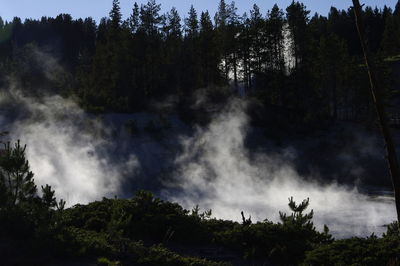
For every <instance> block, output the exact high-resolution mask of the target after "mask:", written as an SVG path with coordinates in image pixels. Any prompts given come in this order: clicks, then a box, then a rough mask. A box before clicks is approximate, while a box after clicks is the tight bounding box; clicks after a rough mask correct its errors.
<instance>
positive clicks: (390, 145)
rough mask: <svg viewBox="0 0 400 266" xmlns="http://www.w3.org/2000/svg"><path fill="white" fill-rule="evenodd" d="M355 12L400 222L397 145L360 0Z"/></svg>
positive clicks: (355, 6) (399, 168)
mask: <svg viewBox="0 0 400 266" xmlns="http://www.w3.org/2000/svg"><path fill="white" fill-rule="evenodd" d="M353 5H354V13H355V16H356V22H357V29H358V34H359V37H360V40H361V45H362V48H363V52H364V57H365V63H366V64H367V68H368V75H369V80H370V83H371V92H372V96H373V99H374V103H375V108H376V112H377V114H378V118H379V124H380V127H381V130H382V134H383V138H384V140H385V147H386V151H387V160H388V163H389V169H390V174H391V176H392V182H393V188H394V196H395V201H396V210H397V221H398V222H400V167H399V162H398V160H397V153H396V147H395V145H394V142H393V137H392V134H391V132H390V128H389V123H388V118H387V115H386V113H385V106H384V104H383V100H382V93H383V91H382V88H381V87H379V83H378V80H377V76H376V69H375V66H374V63H373V62H372V60H371V58H370V54H369V49H368V46H367V41H366V38H365V34H364V32H365V30H364V24H363V21H362V14H361V5H360V2H359V0H353Z"/></svg>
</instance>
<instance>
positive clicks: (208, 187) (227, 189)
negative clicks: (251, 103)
mask: <svg viewBox="0 0 400 266" xmlns="http://www.w3.org/2000/svg"><path fill="white" fill-rule="evenodd" d="M243 105H244V103H243V102H238V101H234V102H233V103H232V104H230V105H229V106H228V107H227V108H226V110H225V111H224V112H222V114H219V115H218V116H217V117H216V118H215V119H214V120H213V122H212V123H211V124H210V125H209V126H208V127H207V128H205V129H201V128H198V129H197V133H196V134H195V135H194V136H192V137H186V138H184V139H182V144H183V148H184V151H183V153H182V154H181V156H179V157H178V158H177V160H176V167H177V170H176V174H175V180H174V181H173V182H171V183H169V184H168V186H169V187H170V188H169V189H166V190H164V191H163V195H164V196H165V197H167V198H169V199H172V200H175V201H177V202H179V203H181V204H182V205H183V206H184V207H186V208H192V207H194V206H195V205H197V204H198V205H200V207H202V208H204V209H212V211H213V215H214V216H215V217H218V218H225V219H234V220H237V221H239V220H241V216H240V212H241V211H244V212H245V213H246V214H247V215H251V217H252V220H253V221H262V220H264V219H268V220H272V221H279V211H284V212H289V209H288V206H287V203H288V198H289V197H291V196H293V197H294V199H295V200H296V201H298V202H301V201H302V200H303V199H306V198H310V209H309V210H311V209H313V210H314V213H315V215H314V222H315V224H316V226H317V228H318V229H322V227H323V225H324V224H326V225H328V227H330V229H331V232H332V233H333V234H334V235H335V236H336V237H344V236H351V235H362V236H365V235H369V234H371V233H373V232H375V233H377V234H381V233H382V232H384V231H385V227H384V225H385V224H388V223H390V222H392V221H393V220H395V213H396V210H395V207H394V202H393V199H391V198H390V197H387V198H385V197H377V198H372V197H369V196H366V195H362V194H360V193H359V192H358V191H357V189H355V188H354V189H349V188H346V187H343V186H340V185H337V184H335V183H333V184H330V185H321V184H318V183H316V182H313V181H306V180H307V179H306V178H304V177H301V176H299V175H298V174H297V173H296V171H295V170H294V168H293V167H292V166H291V165H290V159H291V158H293V156H296V155H295V154H294V153H293V152H292V151H291V150H290V149H286V150H282V151H281V152H280V153H276V152H275V153H272V152H271V154H268V155H266V154H255V155H254V154H250V152H249V151H248V150H247V149H246V147H245V145H244V140H245V137H246V133H247V129H248V128H249V125H248V118H247V116H246V114H245V113H244V111H243V110H244V106H243ZM171 188H173V190H172V191H176V190H178V191H181V193H179V194H176V192H174V194H173V193H171V190H170V189H171Z"/></svg>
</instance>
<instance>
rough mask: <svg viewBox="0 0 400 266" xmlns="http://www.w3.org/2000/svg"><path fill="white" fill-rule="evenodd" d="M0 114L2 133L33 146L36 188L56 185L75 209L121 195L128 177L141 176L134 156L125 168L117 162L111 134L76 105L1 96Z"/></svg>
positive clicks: (8, 94) (59, 100) (58, 99)
mask: <svg viewBox="0 0 400 266" xmlns="http://www.w3.org/2000/svg"><path fill="white" fill-rule="evenodd" d="M0 108H1V109H2V111H3V112H2V115H0V124H1V125H2V129H7V130H8V131H10V136H11V137H12V139H13V140H15V139H21V141H22V142H23V143H26V144H27V147H28V148H27V150H26V153H27V157H28V160H29V162H30V165H31V170H32V171H33V172H34V173H35V181H36V183H37V184H38V185H44V184H49V185H51V186H52V187H53V189H55V191H56V195H57V197H59V198H63V199H64V200H66V202H67V205H69V206H71V205H74V204H77V203H88V202H90V201H94V200H98V199H101V198H102V197H114V196H116V195H118V194H119V193H120V190H121V184H122V182H123V179H124V176H126V175H129V174H130V175H131V174H132V173H134V172H135V171H136V170H138V167H139V165H138V163H137V160H136V157H135V156H133V155H131V156H130V157H129V158H128V160H126V161H125V162H120V163H118V162H116V160H115V159H114V158H112V156H113V154H112V153H113V146H112V144H111V143H110V142H109V141H107V140H108V139H109V137H110V135H111V131H110V130H107V129H105V127H104V126H103V125H102V122H101V121H100V120H99V119H96V118H94V117H90V116H88V115H86V114H85V113H84V112H83V111H82V110H81V109H80V108H79V107H78V106H77V105H76V104H75V103H74V102H72V101H70V100H66V99H64V98H62V97H60V96H47V97H43V98H41V99H40V100H38V99H33V98H27V97H24V96H23V95H22V94H21V93H20V92H18V91H17V90H14V89H12V90H9V91H5V92H4V91H3V94H1V96H0Z"/></svg>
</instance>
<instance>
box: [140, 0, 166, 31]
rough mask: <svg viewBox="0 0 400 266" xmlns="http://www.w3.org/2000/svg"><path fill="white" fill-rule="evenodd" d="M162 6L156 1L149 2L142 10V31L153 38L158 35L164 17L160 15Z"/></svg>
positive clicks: (150, 0)
mask: <svg viewBox="0 0 400 266" xmlns="http://www.w3.org/2000/svg"><path fill="white" fill-rule="evenodd" d="M160 10H161V5H159V4H157V3H156V1H155V0H149V1H148V2H147V4H146V5H144V6H141V8H140V16H139V17H140V21H141V25H140V29H141V30H142V31H144V32H145V33H146V34H147V35H149V36H152V35H155V34H157V33H158V27H159V25H160V23H161V20H162V17H161V16H160V15H159V12H160Z"/></svg>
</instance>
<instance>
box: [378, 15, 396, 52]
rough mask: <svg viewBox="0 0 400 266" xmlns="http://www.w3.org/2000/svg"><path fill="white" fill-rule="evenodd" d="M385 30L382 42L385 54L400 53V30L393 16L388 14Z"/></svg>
mask: <svg viewBox="0 0 400 266" xmlns="http://www.w3.org/2000/svg"><path fill="white" fill-rule="evenodd" d="M385 24H386V25H385V31H384V33H383V39H382V42H381V50H382V52H383V54H384V55H385V56H394V55H398V54H399V53H400V30H399V28H398V27H397V25H396V20H395V18H394V17H393V16H388V17H387V18H386V23H385Z"/></svg>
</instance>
